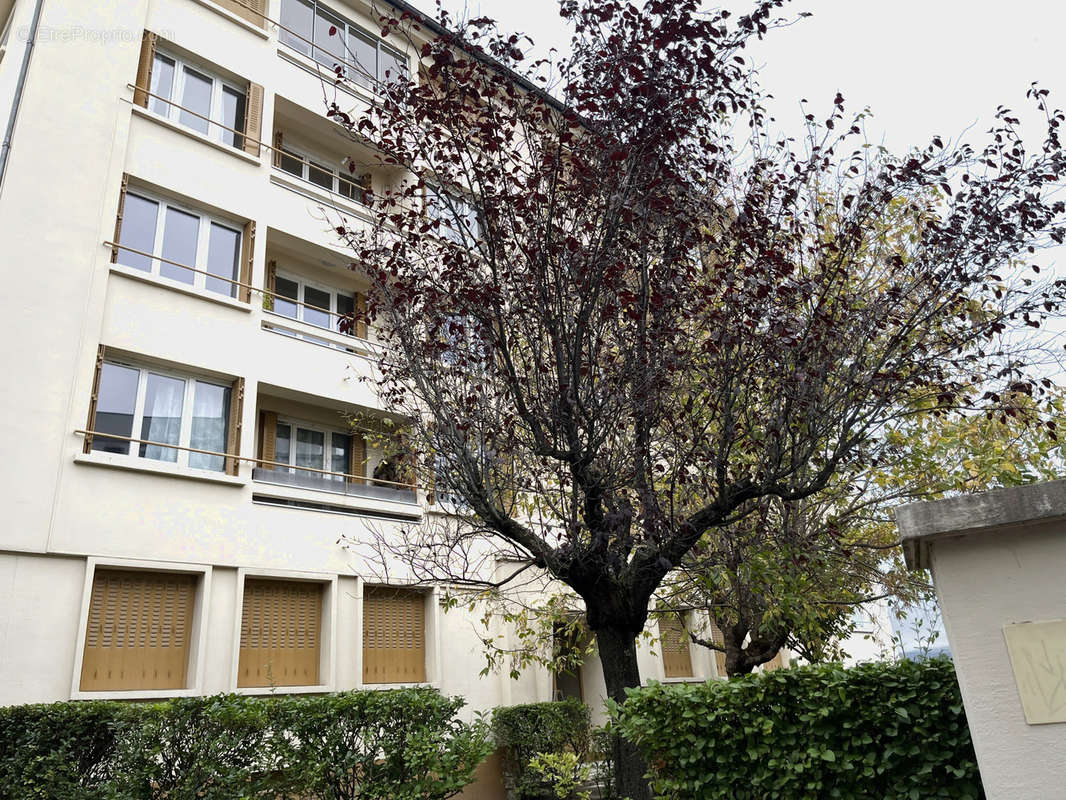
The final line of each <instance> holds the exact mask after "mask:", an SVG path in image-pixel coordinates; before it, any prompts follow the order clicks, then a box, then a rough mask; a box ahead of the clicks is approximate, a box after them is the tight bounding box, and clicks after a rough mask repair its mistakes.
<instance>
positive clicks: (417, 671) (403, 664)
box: [363, 586, 426, 684]
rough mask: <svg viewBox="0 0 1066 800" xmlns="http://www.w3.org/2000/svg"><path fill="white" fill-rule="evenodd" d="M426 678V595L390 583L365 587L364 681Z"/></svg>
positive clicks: (411, 680) (387, 681)
mask: <svg viewBox="0 0 1066 800" xmlns="http://www.w3.org/2000/svg"><path fill="white" fill-rule="evenodd" d="M425 680H426V595H425V594H423V593H421V592H418V591H415V590H412V589H397V588H392V587H386V586H374V587H370V586H368V587H366V588H365V589H364V590H363V683H369V684H375V683H423V682H425Z"/></svg>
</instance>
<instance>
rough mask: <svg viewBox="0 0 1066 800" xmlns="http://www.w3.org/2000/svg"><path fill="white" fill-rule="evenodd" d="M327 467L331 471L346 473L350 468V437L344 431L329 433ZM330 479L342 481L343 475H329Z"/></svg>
mask: <svg viewBox="0 0 1066 800" xmlns="http://www.w3.org/2000/svg"><path fill="white" fill-rule="evenodd" d="M329 438H330V442H331V444H332V446H331V447H330V449H329V468H330V470H331V471H333V472H343V473H345V474H347V473H348V472H349V470H350V468H351V458H352V437H351V436H348V435H347V434H344V433H332V434H330V437H329ZM329 477H330V479H331V480H335V481H343V480H345V478H344V475H330V476H329Z"/></svg>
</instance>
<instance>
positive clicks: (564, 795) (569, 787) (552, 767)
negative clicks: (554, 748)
mask: <svg viewBox="0 0 1066 800" xmlns="http://www.w3.org/2000/svg"><path fill="white" fill-rule="evenodd" d="M529 771H530V773H532V774H533V775H534V776H535V777H536V778H537V779H538V780H540V781H541V782H542V783H545V784H547V785H548V786H550V787H551V789H552V792H553V796H554V797H557V798H559V800H589V797H590V796H591V794H592V793H591V792H590V791H589V790H587V789H585V790H582V788H581V787H582V786H584V785H585V783H586V782H587V781H588V780H589V778H590V777H591V776H592V767H591V766H589V765H588V764H585V763H583V762H582V761H581V759H580V758H579V757H578V755H577V753H571V752H570V751H568V750H567V751H564V752H562V753H541V754H540V755H537V756H534V757H533V758H532V759H530V761H529Z"/></svg>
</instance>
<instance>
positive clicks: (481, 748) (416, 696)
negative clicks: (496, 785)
mask: <svg viewBox="0 0 1066 800" xmlns="http://www.w3.org/2000/svg"><path fill="white" fill-rule="evenodd" d="M462 705H463V701H462V700H460V699H449V698H445V697H441V696H440V695H439V694H438V693H437V692H435V691H432V690H430V689H402V690H395V691H363V692H346V693H341V694H336V695H326V696H318V697H310V696H305V697H299V696H296V697H277V698H255V697H244V696H237V695H217V696H213V697H197V698H181V699H176V700H171V701H168V702H165V703H153V704H150V705H128V704H123V703H114V702H90V703H56V704H54V705H42V706H15V707H10V708H3V709H0V798H18V799H19V800H23V799H24V798H29V799H31V800H164V799H165V800H194V799H195V800H201V799H204V800H236V798H241V800H248V799H249V798H270V800H295V798H299V800H384V798H397V800H444V798H448V797H451V796H453V795H455V794H456V793H458V792H459V790H461V789H462V787H463V786H465V785H466V784H468V783H469V782H470V780H471V778H472V776H473V772H474V770H475V769H476V768H477V766H478V764H480V763H481V761H482V760H483V759H484V758H485V756H486V755H487V754H488V752H489V750H490V749H491V745H490V743H489V740H488V731H487V726H485V725H484V724H483V723H475V724H473V725H467V724H464V723H462V722H459V721H458V720H457V719H456V718H455V714H456V712H457V711H458V710H459V709H460V708H461V707H462Z"/></svg>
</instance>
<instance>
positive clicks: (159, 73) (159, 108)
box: [148, 50, 245, 150]
mask: <svg viewBox="0 0 1066 800" xmlns="http://www.w3.org/2000/svg"><path fill="white" fill-rule="evenodd" d="M151 75H152V80H151V86H150V87H149V88H150V91H151V93H152V96H150V97H149V101H148V109H149V110H150V111H152V112H154V113H156V114H158V115H159V116H161V117H165V118H166V119H169V120H171V121H172V122H177V123H179V124H180V125H183V126H185V127H186V128H191V129H192V130H194V131H197V132H198V133H202V134H204V135H205V136H209V137H211V138H212V139H215V140H216V141H220V142H223V143H224V144H228V145H230V146H231V147H235V148H237V149H238V150H242V149H244V137H243V136H242V135H241V134H239V133H235V132H234V131H243V130H244V129H245V90H244V89H243V88H241V87H238V86H236V85H234V84H231V83H228V82H226V81H224V80H223V79H222V78H220V77H218V76H216V75H212V74H211V73H210V72H209V71H207V70H205V69H202V68H201V67H194V66H191V65H190V64H188V63H186V62H185V61H184V60H183V59H182V58H180V57H179V56H176V55H171V54H170V53H167V52H163V51H159V50H156V51H155V55H154V58H153V61H152V73H151ZM215 123H217V124H215ZM223 126H224V127H223ZM226 128H231V129H232V130H226Z"/></svg>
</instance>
